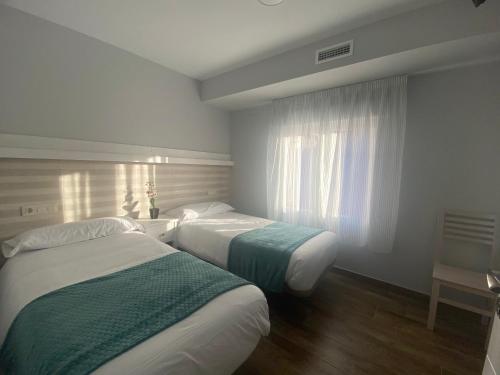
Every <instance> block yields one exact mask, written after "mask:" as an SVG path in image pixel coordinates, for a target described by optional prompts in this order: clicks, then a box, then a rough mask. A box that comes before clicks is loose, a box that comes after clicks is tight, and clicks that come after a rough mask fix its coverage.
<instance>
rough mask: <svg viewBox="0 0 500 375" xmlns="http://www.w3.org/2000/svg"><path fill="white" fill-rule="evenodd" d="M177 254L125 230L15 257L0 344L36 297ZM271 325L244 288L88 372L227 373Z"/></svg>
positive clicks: (259, 297) (6, 283) (4, 295)
mask: <svg viewBox="0 0 500 375" xmlns="http://www.w3.org/2000/svg"><path fill="white" fill-rule="evenodd" d="M176 252H177V250H175V249H173V248H172V247H170V246H168V245H165V244H163V243H161V242H159V241H157V240H155V239H152V238H150V237H148V236H146V235H144V234H142V233H138V232H126V233H118V234H113V235H109V236H105V237H100V238H95V239H92V240H87V241H81V242H76V243H70V244H65V245H61V246H57V247H53V248H47V249H43V250H39V251H23V252H20V253H19V254H16V255H15V256H13V257H12V258H10V259H9V260H8V261H7V262H6V264H5V265H4V266H3V268H2V269H1V270H0V344H1V343H4V342H5V339H6V336H7V333H8V331H9V328H10V327H11V325H12V324H13V322H14V320H15V318H16V316H17V315H18V314H19V313H20V311H21V310H22V309H23V308H24V307H25V306H26V305H28V304H29V303H30V302H32V301H33V300H35V299H37V298H38V297H40V296H44V295H46V294H47V293H50V292H52V291H55V290H59V289H60V288H63V287H66V286H69V285H73V284H76V283H81V282H84V281H86V280H90V279H95V278H98V277H102V276H104V275H110V274H113V273H115V272H118V271H121V270H125V269H129V268H131V267H134V266H138V265H141V264H144V263H146V262H150V261H154V260H155V259H159V258H161V257H169V256H170V255H172V254H174V253H176ZM269 327H270V323H269V319H268V307H267V302H266V299H265V297H264V295H263V293H262V292H261V291H260V290H259V289H258V288H256V287H255V286H252V285H244V286H241V287H237V288H235V289H232V290H230V291H228V292H225V293H223V294H221V295H219V296H217V297H215V298H214V299H213V300H211V301H210V302H208V303H207V304H206V305H204V306H203V307H201V308H200V309H198V310H197V311H195V312H194V313H192V314H191V315H189V316H188V317H186V318H185V319H183V320H181V321H179V322H177V323H175V324H173V325H172V326H170V327H168V328H166V329H165V330H163V331H161V332H160V333H157V334H155V335H153V336H151V337H150V338H148V339H147V340H145V341H143V342H141V343H139V344H138V345H136V346H135V347H133V348H131V349H129V350H127V351H126V352H124V353H122V354H120V355H118V356H117V357H115V358H114V359H111V360H110V361H109V362H107V363H105V364H104V365H102V366H100V367H99V368H97V369H96V370H95V371H94V372H93V373H95V374H123V373H127V374H166V373H168V374H230V373H232V372H233V371H234V370H235V369H236V368H237V367H238V366H239V365H240V364H241V363H242V362H243V361H244V360H245V359H246V358H247V357H248V356H249V355H250V353H251V352H252V351H253V350H254V348H255V347H256V345H257V343H258V341H259V339H260V337H261V336H262V335H267V333H268V332H269Z"/></svg>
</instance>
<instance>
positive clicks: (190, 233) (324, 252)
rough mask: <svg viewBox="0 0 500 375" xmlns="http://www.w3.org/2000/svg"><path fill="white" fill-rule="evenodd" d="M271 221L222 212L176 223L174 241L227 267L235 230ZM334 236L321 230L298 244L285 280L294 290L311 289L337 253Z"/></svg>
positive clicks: (260, 226)
mask: <svg viewBox="0 0 500 375" xmlns="http://www.w3.org/2000/svg"><path fill="white" fill-rule="evenodd" d="M271 223H273V221H271V220H267V219H263V218H260V217H255V216H248V215H243V214H239V213H237V212H225V213H222V214H216V215H210V216H205V217H202V218H198V219H193V220H186V221H183V222H180V223H179V227H178V229H177V233H176V243H177V245H178V246H179V247H181V248H182V249H185V250H187V251H189V252H190V253H192V254H193V255H196V256H198V257H200V258H202V259H205V260H207V261H209V262H211V263H214V264H216V265H218V266H220V267H222V268H226V269H227V260H228V255H229V243H230V242H231V240H232V239H233V238H234V237H235V236H237V235H238V234H241V233H244V232H248V231H249V230H252V229H256V228H262V227H264V226H266V225H269V224H271ZM336 241H337V237H336V236H335V234H333V233H332V232H322V233H320V234H318V235H317V236H315V237H313V238H311V239H310V240H308V241H306V242H305V243H304V244H302V245H301V246H300V247H299V248H297V249H296V250H295V251H294V252H293V254H292V256H291V258H290V262H289V264H288V269H287V272H286V277H285V278H286V283H287V285H288V287H289V288H290V289H292V290H293V291H297V292H307V291H310V290H311V289H312V288H313V287H314V286H315V284H316V282H317V281H318V279H319V277H321V275H322V274H323V272H324V271H325V270H326V269H327V268H328V267H330V266H331V265H332V264H333V262H334V261H335V258H336V256H337V246H336Z"/></svg>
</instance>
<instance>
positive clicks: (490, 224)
mask: <svg viewBox="0 0 500 375" xmlns="http://www.w3.org/2000/svg"><path fill="white" fill-rule="evenodd" d="M438 226H439V228H438V230H439V233H440V235H439V242H438V248H437V249H436V250H437V251H436V253H435V258H434V262H437V261H439V259H440V257H441V252H442V250H443V243H444V240H446V239H448V240H454V241H463V242H470V243H475V244H480V245H484V246H486V247H487V248H488V249H489V251H490V263H491V261H492V260H493V257H494V253H495V249H496V233H497V232H496V227H497V218H496V216H495V215H492V214H479V213H472V212H466V211H456V210H446V211H444V213H443V214H442V215H441V217H440V220H439V222H438Z"/></svg>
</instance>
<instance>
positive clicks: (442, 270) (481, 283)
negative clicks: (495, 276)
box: [432, 263, 491, 293]
mask: <svg viewBox="0 0 500 375" xmlns="http://www.w3.org/2000/svg"><path fill="white" fill-rule="evenodd" d="M432 277H433V278H434V279H437V280H441V281H444V282H447V283H450V284H455V285H458V286H462V287H465V288H468V289H474V290H477V291H480V292H486V293H491V292H490V290H489V288H488V281H487V279H486V274H485V273H480V272H474V271H469V270H465V269H463V268H458V267H452V266H447V265H444V264H440V263H438V264H436V265H434V271H433V273H432Z"/></svg>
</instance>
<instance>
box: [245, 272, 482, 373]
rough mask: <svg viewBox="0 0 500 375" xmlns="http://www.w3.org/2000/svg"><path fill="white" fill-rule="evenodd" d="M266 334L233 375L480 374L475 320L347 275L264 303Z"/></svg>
mask: <svg viewBox="0 0 500 375" xmlns="http://www.w3.org/2000/svg"><path fill="white" fill-rule="evenodd" d="M268 303H269V308H270V317H271V334H270V335H269V336H268V337H265V338H263V339H262V340H261V341H260V343H259V345H258V346H257V349H256V350H255V351H254V353H253V354H252V355H251V356H250V358H249V359H248V360H247V361H246V362H245V363H244V364H243V365H242V366H241V367H240V368H239V369H238V370H237V372H236V374H237V375H247V374H248V375H250V374H251V375H258V374H265V375H272V374H291V375H295V374H342V375H350V374H365V375H366V374H384V375H391V374H439V375H462V374H463V375H469V374H481V371H482V366H483V361H484V356H485V353H484V350H483V347H484V340H485V336H486V326H485V325H482V324H481V319H480V317H479V315H476V314H473V313H469V312H466V311H462V310H459V309H456V308H454V307H451V306H446V305H443V304H440V305H439V309H438V316H437V321H436V330H435V331H434V332H431V331H429V330H427V329H426V326H425V324H426V319H427V308H428V297H426V296H423V295H420V294H418V293H415V292H411V291H407V290H405V289H401V288H398V287H395V286H392V285H388V284H385V283H381V282H378V281H374V280H370V279H367V278H364V277H361V276H357V275H353V274H351V273H348V272H345V271H340V270H334V271H332V272H330V273H328V274H327V275H326V276H325V278H324V279H323V280H322V282H321V283H320V285H319V286H318V288H317V290H316V291H315V293H314V294H313V295H312V296H311V297H309V298H302V299H301V298H296V297H292V296H289V295H272V296H268Z"/></svg>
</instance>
